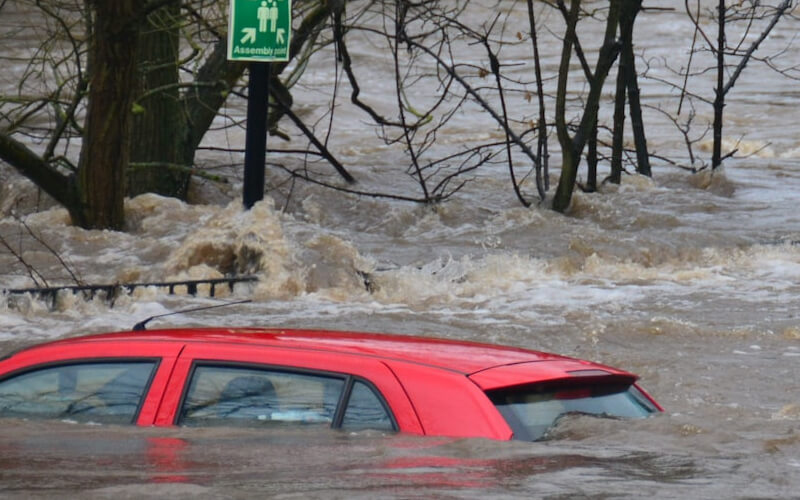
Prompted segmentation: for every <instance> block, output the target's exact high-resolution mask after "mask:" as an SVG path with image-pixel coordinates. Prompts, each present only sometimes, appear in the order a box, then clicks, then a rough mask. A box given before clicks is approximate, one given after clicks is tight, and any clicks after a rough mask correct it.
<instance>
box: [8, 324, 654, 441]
mask: <svg viewBox="0 0 800 500" xmlns="http://www.w3.org/2000/svg"><path fill="white" fill-rule="evenodd" d="M661 410H662V409H661V407H660V406H659V405H658V404H657V403H656V402H655V401H654V400H653V398H651V397H650V396H649V395H648V394H647V393H646V392H645V391H644V390H642V389H641V388H640V387H639V386H638V385H637V384H636V376H635V375H633V374H630V373H628V372H625V371H621V370H618V369H615V368H611V367H608V366H603V365H599V364H596V363H591V362H588V361H581V360H577V359H572V358H567V357H563V356H558V355H554V354H547V353H543V352H537V351H530V350H525V349H519V348H512V347H503V346H495V345H488V344H478V343H471V342H461V341H453V340H442V339H433V338H423V337H411V336H401V335H384V334H370V333H352V332H334V331H321V330H282V329H255V328H253V329H251V328H228V329H226V328H215V329H204V328H203V329H201V328H185V329H174V330H151V331H145V332H120V333H108V334H101V335H91V336H85V337H77V338H70V339H65V340H59V341H55V342H49V343H46V344H42V345H39V346H35V347H31V348H28V349H25V350H22V351H19V352H17V353H15V354H12V355H10V356H7V357H5V358H3V359H2V360H0V416H4V417H16V418H55V419H65V420H75V421H81V422H87V421H88V422H99V423H113V424H123V423H135V424H137V425H145V426H148V425H157V426H168V425H183V426H199V425H263V426H270V425H297V424H305V425H313V424H317V425H325V426H330V427H332V428H334V429H345V430H362V429H376V430H381V431H390V432H394V431H399V432H404V433H409V434H419V435H429V436H454V437H483V438H491V439H503V440H506V439H512V438H513V439H523V440H537V439H540V438H542V437H543V436H544V435H545V433H546V432H547V430H548V429H549V428H550V427H552V426H553V425H554V423H555V422H556V421H557V420H558V418H559V417H561V416H563V415H565V414H571V413H582V414H593V415H601V416H611V417H643V416H647V415H649V414H651V413H654V412H658V411H661Z"/></svg>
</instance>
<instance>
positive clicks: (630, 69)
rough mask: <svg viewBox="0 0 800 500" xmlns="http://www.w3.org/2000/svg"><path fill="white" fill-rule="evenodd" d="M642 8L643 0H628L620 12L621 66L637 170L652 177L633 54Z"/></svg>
mask: <svg viewBox="0 0 800 500" xmlns="http://www.w3.org/2000/svg"><path fill="white" fill-rule="evenodd" d="M641 8H642V0H626V2H625V8H623V9H622V12H621V13H620V17H619V31H620V38H621V39H622V53H621V54H620V67H622V66H624V67H625V80H626V90H627V92H628V106H629V108H630V112H631V129H632V130H633V142H634V144H635V145H636V171H637V172H638V173H640V174H642V175H646V176H648V177H650V176H652V171H651V169H650V152H649V151H648V149H647V138H646V136H645V133H644V119H643V118H642V104H641V101H640V94H639V76H638V74H637V73H636V61H635V57H634V55H633V25H634V22H635V21H636V16H637V15H638V14H639V11H640V10H641Z"/></svg>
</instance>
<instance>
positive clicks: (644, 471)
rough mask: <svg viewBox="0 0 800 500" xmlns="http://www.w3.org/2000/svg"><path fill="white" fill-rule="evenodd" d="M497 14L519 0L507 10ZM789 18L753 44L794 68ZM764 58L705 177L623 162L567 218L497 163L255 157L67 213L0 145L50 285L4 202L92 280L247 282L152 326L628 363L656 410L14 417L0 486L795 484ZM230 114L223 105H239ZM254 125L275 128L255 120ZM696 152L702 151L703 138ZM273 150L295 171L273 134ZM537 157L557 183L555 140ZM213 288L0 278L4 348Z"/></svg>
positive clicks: (54, 274)
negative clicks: (30, 291)
mask: <svg viewBox="0 0 800 500" xmlns="http://www.w3.org/2000/svg"><path fill="white" fill-rule="evenodd" d="M671 3H672V2H661V4H663V5H670V4H671ZM654 5H655V4H654ZM510 10H511V11H519V13H523V12H524V5H519V6H517V5H515V6H514V7H513V9H511V8H510ZM547 12H548V10H547V9H545V10H544V11H543V18H542V19H543V22H546V23H554V25H555V26H558V16H557V15H556V14H555V13H553V12H550V13H549V14H546V13H547ZM478 15H479V14H476V16H478ZM520 15H521V14H520ZM638 23H639V27H640V30H642V29H643V27H645V26H646V27H647V33H646V35H647V36H645V34H642V33H640V34H639V35H638V37H637V50H638V51H639V52H641V53H643V54H644V55H645V57H648V58H652V59H650V60H651V65H652V67H651V69H650V73H651V74H654V73H655V74H657V75H660V76H662V77H663V76H664V75H667V74H668V72H667V70H666V69H665V63H664V62H663V60H662V59H659V58H660V57H669V58H670V59H669V60H668V61H667V62H668V63H669V64H673V65H675V66H679V65H680V63H681V60H683V59H681V58H685V52H686V50H687V49H688V46H689V43H690V40H691V36H692V29H691V26H690V25H689V24H688V22H687V21H686V19H685V15H683V14H682V13H680V12H675V13H670V12H645V13H643V14H642V15H641V16H640V19H639V20H638ZM0 24H3V27H2V29H6V30H8V25H7V24H5V21H0ZM590 26H591V25H590ZM592 29H597V30H598V31H597V33H599V32H600V29H601V28H598V27H595V28H592ZM796 31H797V22H796V21H795V20H789V19H787V20H786V21H785V24H783V25H782V26H781V27H779V29H778V31H777V32H776V33H775V34H774V35H773V36H772V37H770V39H769V40H768V44H772V45H771V47H781V46H784V45H786V44H791V43H795V45H794V46H793V47H794V48H793V49H790V50H789V51H787V52H786V54H784V57H785V59H783V61H784V63H785V64H786V65H787V66H788V65H796V64H798V63H799V62H800V61H798V60H797V57H798V56H797V54H798V53H800V52H798V51H797V50H796V42H793V37H794V34H795V33H796ZM6 32H7V33H8V31H6ZM590 34H591V33H590ZM595 34H596V33H595ZM9 36H10V35H9ZM24 42H25V40H22V41H19V44H20V45H21V46H24V45H25V43H24ZM354 47H355V48H354V49H353V51H354V52H357V53H356V54H354V57H358V58H362V60H363V58H369V57H375V53H374V51H371V49H370V48H369V45H368V44H367V41H365V43H364V46H362V47H361V48H358V46H357V45H354ZM523 49H524V48H521V47H518V48H515V49H513V50H512V49H509V54H508V56H507V57H508V58H509V60H517V61H522V60H523V56H522V55H519V54H516V53H515V52H514V50H518V51H523ZM559 49H560V44H559V43H558V42H557V41H555V40H553V39H552V38H551V39H549V40H548V41H547V42H546V43H544V45H543V50H545V51H546V53H545V64H546V67H548V68H549V69H550V71H553V68H554V67H555V65H556V64H557V55H558V50H559ZM521 53H522V52H521ZM521 53H520V54H521ZM328 55H330V54H328ZM320 57H322V56H320ZM480 57H482V54H481V55H476V56H475V58H476V60H478V59H480ZM792 58H794V59H792ZM380 64H382V63H381V62H380V61H378V62H376V65H375V68H379V67H380ZM640 69H641V67H640ZM376 71H378V69H376ZM520 71H521V70H520ZM765 71H766V70H764V69H763V67H759V68H753V69H752V70H751V71H750V72H748V71H745V73H744V74H743V76H742V80H741V81H740V82H739V83H737V85H736V87H735V88H734V90H733V91H732V93H731V95H730V102H729V105H728V107H727V108H726V116H727V121H726V129H725V134H726V137H729V138H731V139H732V142H731V143H730V144H733V141H735V140H736V139H738V138H740V137H742V140H741V141H740V143H739V144H738V148H739V150H740V153H741V155H740V157H739V158H736V159H730V160H728V161H726V164H725V167H724V169H723V170H722V171H718V172H716V173H715V174H714V175H713V176H711V175H709V174H708V173H707V172H701V173H700V174H696V175H692V174H689V173H688V172H687V171H685V170H683V169H680V168H676V167H674V166H670V165H668V164H664V163H663V162H658V161H654V176H653V179H646V178H641V177H638V176H635V175H626V176H624V179H623V184H622V185H621V186H619V187H615V186H603V187H602V189H601V192H600V193H595V194H584V193H576V195H575V198H574V202H573V207H572V208H571V210H570V212H569V213H568V214H567V215H560V214H557V213H555V212H552V211H551V210H549V209H548V208H546V205H542V206H534V207H532V208H529V209H526V208H523V207H522V206H520V205H519V204H518V203H517V202H516V200H515V199H514V197H513V193H512V191H511V187H510V184H509V182H508V179H507V175H508V174H507V172H506V169H505V167H503V166H499V167H489V168H487V169H485V170H483V171H479V173H478V174H476V175H477V179H476V180H475V181H474V182H472V183H469V184H468V185H467V186H466V187H465V189H464V190H463V191H462V192H461V193H459V195H458V196H456V197H454V198H453V199H451V200H449V201H447V202H446V203H444V204H442V205H439V206H436V207H423V206H417V205H413V204H408V203H402V202H397V201H389V200H386V199H378V198H371V197H358V196H354V195H343V194H338V193H333V192H331V191H326V190H324V189H321V188H318V187H313V186H309V185H297V186H294V187H293V189H291V190H290V189H289V188H287V187H286V184H285V183H283V182H282V181H284V180H285V178H284V177H283V176H282V175H281V174H280V173H279V172H278V171H276V170H275V169H272V170H270V172H269V174H268V176H269V178H268V185H269V191H268V197H267V198H266V199H265V200H264V201H263V202H261V203H259V204H257V205H256V206H255V207H254V208H253V209H252V210H251V211H249V212H243V211H242V210H241V208H240V206H241V200H240V199H238V198H237V196H238V193H239V191H240V185H239V184H237V182H240V173H238V172H237V171H236V170H232V171H225V170H223V172H227V173H228V174H229V175H230V176H231V179H232V183H231V184H230V185H228V186H219V185H215V184H211V183H198V185H196V186H195V188H196V190H195V192H194V194H193V196H194V200H195V203H192V204H186V203H183V202H180V201H177V200H173V199H166V198H162V197H158V196H154V195H144V196H139V197H137V198H135V199H132V200H129V201H128V202H127V206H126V209H127V217H128V226H129V227H128V229H127V231H125V232H120V233H116V232H107V231H84V230H80V229H77V228H74V227H72V226H70V225H69V224H68V218H67V214H66V212H65V211H64V210H63V209H60V208H58V207H51V206H50V205H47V204H46V202H45V203H43V204H42V205H40V207H39V208H40V209H39V210H34V209H33V208H34V207H36V204H37V200H38V198H37V194H36V191H35V190H34V189H32V188H31V186H30V185H29V184H28V183H27V182H26V181H24V180H22V179H20V178H19V177H17V176H16V175H15V174H13V173H12V172H11V171H10V169H9V168H8V167H7V166H5V165H0V179H2V192H1V193H0V209H1V211H0V215H2V219H0V235H2V236H3V237H4V239H5V240H6V241H9V242H13V244H14V245H17V247H16V248H18V249H19V250H20V251H22V252H23V253H22V255H23V256H24V258H25V260H26V261H27V262H29V263H31V264H33V265H34V266H35V267H36V269H37V270H38V271H39V272H41V273H42V274H43V275H44V277H45V278H46V279H47V281H48V283H50V284H62V283H63V284H69V283H70V278H69V275H68V274H67V273H66V272H65V271H64V265H62V263H61V262H59V261H58V260H57V259H56V258H55V257H54V256H53V254H52V253H51V252H50V251H49V250H47V249H46V248H44V247H43V246H42V245H41V244H39V243H37V242H36V241H35V240H34V239H33V238H32V237H31V236H30V234H29V233H28V230H27V229H25V228H24V227H23V226H22V224H21V223H20V221H19V218H20V217H21V218H22V220H24V222H25V224H26V225H27V226H28V227H29V228H30V230H31V231H32V232H34V233H35V234H36V235H37V237H38V238H39V239H41V240H43V241H45V242H47V243H48V245H50V246H51V247H52V248H53V250H55V252H56V253H58V255H60V256H61V257H62V259H63V260H64V261H65V262H66V263H67V265H68V266H69V267H70V268H71V269H73V270H74V272H75V273H76V274H77V275H78V276H79V277H80V279H82V280H83V281H85V282H89V283H124V282H141V281H148V280H156V281H160V280H162V279H194V278H214V277H219V276H222V275H223V274H225V273H227V272H231V271H240V272H251V271H252V272H255V273H256V274H257V275H258V276H259V277H260V281H259V282H258V283H257V284H240V285H237V287H236V289H235V290H234V291H233V293H231V294H228V295H227V296H225V294H223V297H221V298H222V299H227V298H230V299H252V300H253V302H251V303H248V304H239V305H235V306H230V307H228V308H221V309H214V310H210V311H206V312H197V313H193V314H179V315H174V316H170V317H167V318H163V319H158V320H155V321H154V322H152V323H151V325H153V326H188V325H260V326H286V327H321V328H331V329H341V330H349V329H352V330H368V331H387V332H394V333H406V334H419V335H431V336H440V337H449V338H458V339H469V340H479V341H487V342H496V343H504V344H510V345H517V346H524V347H528V348H533V349H540V350H546V351H554V352H558V353H560V354H565V355H570V356H576V357H581V358H587V359H591V360H594V361H598V362H602V363H607V364H611V365H614V366H618V367H621V368H624V369H627V370H630V371H632V372H635V373H638V374H639V375H640V376H641V383H642V385H643V386H644V387H645V388H647V389H648V390H649V391H650V392H651V393H652V394H653V395H654V396H655V398H656V399H657V400H658V401H659V402H661V403H662V405H663V406H664V407H665V408H666V412H665V413H664V414H663V415H660V416H658V417H655V418H652V419H648V420H643V421H635V422H628V421H605V420H596V419H590V418H578V419H574V420H570V421H567V422H565V423H563V424H562V425H560V426H559V428H558V429H557V430H556V432H555V435H554V436H553V439H551V440H549V441H546V442H541V443H519V442H511V443H505V442H492V441H484V440H469V439H467V440H453V439H439V438H415V437H409V436H403V435H398V436H381V435H376V434H372V433H365V434H355V435H346V434H339V433H330V432H319V433H317V432H311V433H309V432H308V431H302V432H300V431H286V432H276V433H274V434H269V435H264V434H262V433H260V432H256V431H252V430H250V431H248V430H241V429H136V428H128V427H113V426H86V425H76V424H69V423H64V422H56V423H42V422H18V421H8V422H5V423H3V426H2V431H0V464H2V465H0V492H2V494H3V496H15V497H19V498H31V497H37V496H42V497H48V496H53V495H62V494H70V495H72V494H74V495H77V494H81V495H82V496H90V497H95V498H106V497H111V496H114V497H142V496H166V495H170V496H173V497H194V496H197V495H203V496H206V497H226V498H239V497H241V498H245V497H252V496H255V495H263V496H276V497H283V498H291V497H308V496H312V497H315V496H316V497H357V498H372V497H375V496H390V497H391V496H393V497H417V496H421V497H445V498H446V497H458V498H472V497H474V498H479V497H480V498H485V497H487V496H491V497H500V498H502V497H509V498H510V497H544V498H567V497H569V498H572V497H596V498H640V497H645V496H648V497H654V498H798V497H800V317H798V313H797V312H796V307H797V301H798V298H800V215H798V211H797V203H796V202H795V199H796V193H798V192H800V162H798V158H800V126H798V124H797V121H796V118H795V117H796V113H795V112H794V109H795V107H796V102H797V96H798V86H797V82H796V81H792V80H788V79H782V78H780V77H778V76H776V75H774V74H771V73H767V72H765ZM765 75H768V77H765ZM333 77H334V73H333V70H332V68H331V67H328V66H323V67H322V68H321V69H319V70H315V71H314V72H312V73H310V74H309V75H307V77H306V78H305V79H304V82H303V87H302V90H301V88H297V89H295V91H294V95H295V101H296V102H295V104H296V105H297V106H298V109H302V110H303V111H304V113H306V115H307V116H309V117H313V116H316V115H315V114H320V113H323V112H324V109H322V108H324V103H325V99H324V93H325V92H326V89H328V88H330V85H331V79H332V78H333ZM2 81H3V82H4V83H3V84H4V85H6V83H5V82H6V80H2ZM696 85H698V87H702V82H700V83H696ZM641 86H642V94H643V98H644V100H645V102H646V103H647V104H650V105H653V106H656V105H658V106H662V107H664V108H665V109H667V108H668V109H671V110H674V109H676V99H677V95H676V94H675V93H674V92H672V91H671V90H669V89H665V87H664V86H663V85H662V84H661V83H659V82H658V81H656V80H643V81H642V82H641ZM609 88H610V87H609ZM710 88H711V84H710V83H709V84H708V85H707V86H706V88H704V89H703V91H704V92H707V91H708V89H710ZM383 90H385V89H383ZM381 91H382V89H381V88H377V89H373V92H375V93H376V94H378V93H380V92H381ZM699 91H700V90H698V92H699ZM609 92H610V91H609ZM365 98H369V95H367V97H365ZM228 112H229V113H231V114H232V115H237V114H239V115H242V114H243V108H242V107H241V103H238V104H237V103H231V104H230V107H229V108H228ZM534 112H535V109H534V108H532V111H531V113H534ZM342 113H343V114H344V115H345V116H347V117H348V118H352V122H349V123H350V126H349V128H348V127H346V126H345V127H343V128H342V129H340V130H338V131H337V132H338V133H337V135H336V142H335V144H334V146H335V148H336V150H337V151H338V152H339V154H340V155H342V157H343V158H346V159H347V162H348V164H347V167H348V168H349V169H350V170H351V172H352V173H353V174H354V175H355V176H356V177H357V178H358V179H359V184H358V188H359V189H361V190H364V191H369V190H370V189H373V190H377V189H379V188H380V189H382V190H387V189H391V190H393V191H394V192H403V191H404V190H408V189H413V187H414V184H413V181H409V180H408V179H407V178H406V177H405V174H404V173H396V172H395V171H398V172H399V171H400V170H398V169H397V167H396V165H397V164H402V165H405V162H404V161H403V156H402V154H401V153H400V152H398V151H395V150H392V149H391V148H388V147H371V146H369V144H371V143H370V142H369V141H367V140H365V134H366V135H369V136H370V138H371V137H372V136H371V135H370V134H372V132H370V130H369V129H368V128H366V127H363V126H362V123H363V117H360V115H358V114H356V113H355V112H352V111H349V113H352V117H350V116H348V115H347V113H348V111H346V110H344V111H342ZM709 116H711V110H710V108H707V107H706V108H702V109H701V108H699V107H698V117H700V118H702V117H706V118H708V117H709ZM483 120H486V118H485V117H484V116H482V115H477V114H476V115H469V114H465V115H464V116H459V117H458V118H457V120H456V121H455V126H454V127H453V129H451V130H449V134H450V135H449V136H447V139H448V140H449V141H450V144H451V145H452V146H451V147H452V148H453V149H454V150H455V149H456V148H457V147H458V146H459V144H462V143H466V142H469V141H470V140H481V139H483V138H485V136H486V134H498V137H501V136H500V135H499V133H498V132H497V131H495V130H494V129H493V124H492V123H491V122H489V121H483ZM646 120H647V122H648V127H649V128H648V134H649V135H648V139H649V140H650V146H651V147H652V148H653V151H655V152H657V153H658V154H660V155H665V156H669V157H671V158H675V159H678V161H680V162H681V163H683V164H684V165H687V164H688V156H687V154H686V151H685V148H684V145H683V139H682V138H681V137H680V135H679V134H678V133H677V132H676V130H675V129H674V127H673V126H672V124H671V123H669V122H668V121H667V120H665V119H664V118H663V115H661V114H660V113H657V112H655V111H652V110H651V111H648V113H647V115H646ZM476 123H478V124H479V125H478V126H476ZM286 128H287V129H288V128H290V127H289V126H288V125H287V126H286ZM697 130H698V131H700V127H699V126H698V129H697ZM205 142H206V144H207V145H219V146H226V145H227V146H231V147H242V145H243V136H242V135H241V133H240V132H235V133H232V132H230V131H228V132H227V133H225V134H222V133H219V134H210V135H209V136H208V137H207V138H206V141H205ZM270 145H271V147H279V146H280V144H279V143H278V144H277V145H276V144H275V140H274V139H271V142H270ZM551 148H555V139H553V142H552V144H551ZM695 153H697V154H698V155H699V156H701V157H702V158H704V159H705V160H706V161H708V158H709V157H710V152H709V151H708V143H707V141H700V142H698V144H697V145H696V151H695ZM748 153H752V154H751V155H749V156H744V155H745V154H748ZM201 160H202V161H205V162H207V163H208V164H210V165H214V164H222V163H225V162H229V163H234V164H240V163H241V157H240V156H238V155H220V154H217V155H213V154H210V153H206V154H205V156H203V157H202V158H201ZM269 160H270V161H274V162H278V163H283V164H284V165H288V166H289V167H296V166H299V161H298V160H293V159H292V158H290V157H287V156H284V155H280V154H277V153H274V154H271V155H270V159H269ZM551 161H552V163H551V164H552V165H553V169H554V173H553V178H552V180H553V183H552V184H553V185H555V182H556V181H557V177H556V174H555V171H556V170H557V168H556V167H557V165H558V158H557V157H553V158H552V160H551ZM293 162H294V163H293ZM401 170H403V169H401ZM237 179H239V180H238V181H237ZM387 179H388V180H387ZM387 186H388V187H387ZM531 192H533V190H531ZM365 280H367V281H368V282H369V283H368V285H369V286H367V283H366V282H365ZM0 285H2V287H5V288H14V287H26V286H31V281H30V279H29V277H28V274H27V272H26V270H25V268H24V267H23V266H21V265H20V263H19V262H18V260H17V259H16V258H15V257H14V256H13V255H12V254H11V253H10V252H7V251H5V250H2V249H0ZM219 300H220V297H217V298H213V299H212V298H210V297H207V296H205V295H204V293H202V290H201V293H200V295H199V296H197V297H192V296H189V295H186V294H180V293H179V294H177V295H168V294H166V293H165V292H164V291H163V290H158V289H137V290H136V291H135V292H133V293H132V294H131V295H122V296H120V297H117V298H116V300H115V301H114V302H113V304H109V303H108V302H107V301H105V300H103V299H101V298H96V299H94V300H84V299H82V298H79V297H75V296H72V295H69V294H63V295H61V296H59V298H58V300H57V301H56V304H55V307H53V308H51V307H50V306H49V304H47V303H46V302H45V301H41V300H36V299H32V298H30V297H18V296H3V297H0V352H7V351H10V350H13V349H16V348H19V347H21V346H24V345H30V344H33V343H36V342H39V341H44V340H50V339H54V338H62V337H68V336H73V335H78V334H84V333H92V332H103V331H109V330H118V329H127V328H130V327H132V326H133V325H134V324H135V323H136V322H138V321H140V320H142V319H144V318H146V317H148V316H151V315H156V314H164V313H167V312H173V311H179V310H181V309H185V308H189V307H195V306H200V305H204V304H208V305H212V304H218V303H219Z"/></svg>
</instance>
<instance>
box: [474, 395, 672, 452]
mask: <svg viewBox="0 0 800 500" xmlns="http://www.w3.org/2000/svg"><path fill="white" fill-rule="evenodd" d="M489 397H490V398H491V400H492V402H493V403H494V404H495V406H496V407H497V409H498V410H499V411H500V413H501V414H502V415H503V417H504V418H505V419H506V422H508V425H509V426H510V427H511V429H512V430H513V431H514V439H521V440H526V441H536V440H538V439H542V438H543V437H544V436H545V434H546V433H547V431H548V430H549V429H550V428H551V427H553V426H554V425H555V424H556V423H557V422H558V419H559V418H561V417H562V416H564V415H570V414H584V415H596V416H601V417H612V418H614V417H616V418H619V417H625V418H637V417H645V416H647V415H649V414H651V413H653V412H655V411H658V410H657V408H656V407H655V405H653V404H652V403H651V402H650V400H649V399H648V398H647V397H646V396H645V395H644V394H642V392H641V391H640V390H639V389H637V388H636V386H634V385H594V386H578V387H561V388H553V387H526V388H524V389H508V390H500V391H493V392H492V393H490V394H489Z"/></svg>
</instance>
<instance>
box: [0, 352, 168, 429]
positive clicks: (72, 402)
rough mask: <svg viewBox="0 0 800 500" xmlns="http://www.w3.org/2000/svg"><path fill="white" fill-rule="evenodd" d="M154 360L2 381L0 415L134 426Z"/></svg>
mask: <svg viewBox="0 0 800 500" xmlns="http://www.w3.org/2000/svg"><path fill="white" fill-rule="evenodd" d="M155 366H156V362H155V361H136V362H108V363H106V362H103V363H82V364H69V365H60V366H50V367H46V368H41V369H38V370H34V371H29V372H26V373H23V374H20V375H16V376H13V377H11V378H8V379H6V380H3V381H2V382H0V415H1V416H4V417H21V418H60V419H69V420H78V421H96V422H104V423H120V424H122V423H133V421H134V419H135V418H136V414H137V411H138V409H139V406H140V404H141V402H142V398H143V396H144V394H145V391H146V388H147V385H148V382H149V380H150V377H151V376H152V374H153V370H154V368H155Z"/></svg>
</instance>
